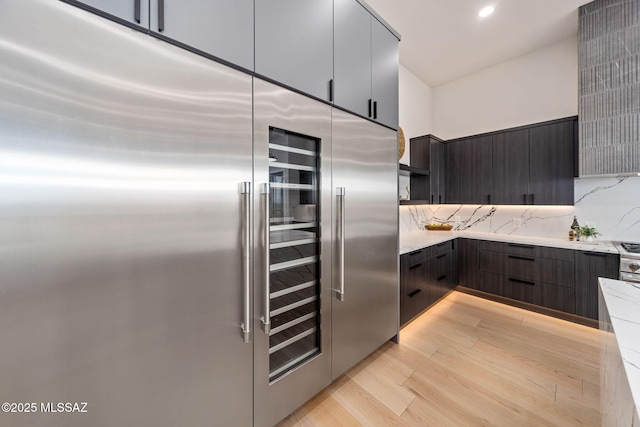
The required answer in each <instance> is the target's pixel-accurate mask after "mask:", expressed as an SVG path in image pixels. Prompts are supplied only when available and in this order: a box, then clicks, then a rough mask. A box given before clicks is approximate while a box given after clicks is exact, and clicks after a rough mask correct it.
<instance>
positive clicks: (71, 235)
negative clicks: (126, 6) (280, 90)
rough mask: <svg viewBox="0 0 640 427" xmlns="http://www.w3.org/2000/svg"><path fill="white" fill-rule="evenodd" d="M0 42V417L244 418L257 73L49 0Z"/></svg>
mask: <svg viewBox="0 0 640 427" xmlns="http://www.w3.org/2000/svg"><path fill="white" fill-rule="evenodd" d="M0 57H1V58H2V60H1V61H0V94H1V95H0V272H1V273H0V275H1V277H0V401H2V402H10V403H11V402H17V403H36V404H37V411H35V412H31V413H24V412H23V413H11V412H10V413H4V412H3V413H0V425H6V426H9V425H11V426H33V425H37V426H116V425H119V426H133V425H137V426H178V425H190V426H205V425H206V426H210V425H212V422H213V423H216V424H218V425H237V426H247V425H251V423H252V405H253V402H252V390H253V386H252V381H253V372H252V368H251V367H252V363H253V348H252V343H251V342H250V341H249V342H247V343H245V342H244V340H243V337H242V336H241V326H240V325H241V323H242V322H243V318H244V313H245V311H247V313H248V310H249V309H250V307H245V303H244V300H243V296H244V294H243V292H244V290H243V289H244V283H247V285H248V284H249V280H250V276H247V277H244V276H243V275H246V274H247V273H246V270H245V269H243V254H244V251H243V241H244V239H243V237H244V236H243V227H245V229H246V230H244V232H246V233H247V235H250V234H248V233H249V224H247V223H245V222H244V221H245V215H243V212H244V211H247V212H248V209H249V208H250V205H249V204H247V205H245V203H249V202H250V201H249V200H248V199H247V197H246V195H244V194H242V191H241V190H242V188H241V185H240V183H242V182H251V180H252V171H251V169H252V118H251V115H252V78H251V76H249V75H245V74H242V73H239V72H236V71H233V70H231V69H229V68H227V67H224V66H221V65H219V64H216V63H214V62H212V61H210V60H207V59H205V58H202V57H199V56H197V55H193V54H191V53H188V52H186V51H184V50H182V49H179V48H177V47H174V46H171V45H168V44H167V43H164V42H159V41H157V40H154V39H152V38H151V37H149V36H148V35H144V34H142V33H138V32H136V31H132V30H130V29H127V28H125V27H122V26H120V25H118V24H115V23H113V22H110V21H108V20H106V19H103V18H100V17H98V16H94V15H92V14H90V13H87V12H85V11H82V10H80V9H77V8H75V7H73V6H70V5H67V4H64V3H62V2H59V1H49V0H25V1H0ZM245 199H246V200H245ZM247 316H248V314H247ZM247 329H248V328H247ZM247 338H249V337H247ZM50 402H53V403H54V408H55V407H57V403H67V402H69V403H75V402H87V406H86V410H87V412H86V413H57V414H52V413H47V412H43V411H42V408H41V403H45V410H46V409H47V407H46V404H47V403H50ZM16 409H17V408H16ZM212 420H213V421H212Z"/></svg>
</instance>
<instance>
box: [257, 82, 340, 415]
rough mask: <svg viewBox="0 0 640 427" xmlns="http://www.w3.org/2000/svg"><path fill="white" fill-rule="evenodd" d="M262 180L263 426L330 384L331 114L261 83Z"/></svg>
mask: <svg viewBox="0 0 640 427" xmlns="http://www.w3.org/2000/svg"><path fill="white" fill-rule="evenodd" d="M254 177H255V183H256V190H257V191H256V192H255V194H254V202H253V203H254V207H255V211H254V218H255V220H254V234H255V238H254V242H255V248H254V249H255V256H254V261H255V262H254V266H255V268H254V283H255V290H254V295H255V300H254V307H255V311H254V312H255V316H254V317H255V324H254V331H255V332H254V337H255V343H254V347H255V356H254V361H255V362H254V363H255V367H254V392H255V409H254V411H255V414H254V423H255V424H254V425H255V426H257V427H260V426H272V425H274V424H275V423H277V422H278V421H280V420H281V419H282V418H284V417H285V416H287V415H288V414H289V413H291V412H293V410H295V409H296V408H297V407H298V406H300V405H301V404H302V403H304V402H305V401H307V400H308V399H310V398H311V397H312V396H313V395H315V394H316V393H318V392H319V391H320V390H322V389H323V388H324V387H326V386H327V385H329V383H330V382H331V324H330V319H331V227H330V222H331V107H330V106H328V105H325V104H322V103H320V102H317V101H314V100H312V99H309V98H307V97H304V96H302V95H299V94H296V93H293V92H291V91H288V90H286V89H283V88H281V87H278V86H275V85H273V84H270V83H267V82H264V81H262V80H259V79H254ZM267 184H268V186H267Z"/></svg>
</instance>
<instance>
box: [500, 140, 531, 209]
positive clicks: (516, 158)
mask: <svg viewBox="0 0 640 427" xmlns="http://www.w3.org/2000/svg"><path fill="white" fill-rule="evenodd" d="M528 201H529V130H528V129H523V130H516V131H513V132H503V133H499V134H497V135H494V136H493V200H492V203H495V204H497V205H520V204H527V203H528Z"/></svg>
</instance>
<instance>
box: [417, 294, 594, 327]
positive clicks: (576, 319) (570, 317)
mask: <svg viewBox="0 0 640 427" xmlns="http://www.w3.org/2000/svg"><path fill="white" fill-rule="evenodd" d="M456 291H458V292H462V293H465V294H469V295H473V296H476V297H480V298H484V299H488V300H491V301H495V302H499V303H502V304H507V305H510V306H513V307H518V308H522V309H524V310H529V311H534V312H536V313H540V314H545V315H547V316H551V317H556V318H558V319H562V320H567V321H569V322H573V323H579V324H581V325H585V326H589V327H591V328H596V329H598V328H599V327H600V325H599V323H598V321H597V320H593V319H588V318H586V317H582V316H578V315H577V314H571V313H565V312H563V311H558V310H554V309H552V308H547V307H540V306H539V305H535V304H529V303H528V302H522V301H517V300H514V299H511V298H505V297H502V296H500V295H494V294H490V293H488V292H483V291H478V290H476V289H471V288H465V287H464V286H457V287H456ZM407 323H408V322H407Z"/></svg>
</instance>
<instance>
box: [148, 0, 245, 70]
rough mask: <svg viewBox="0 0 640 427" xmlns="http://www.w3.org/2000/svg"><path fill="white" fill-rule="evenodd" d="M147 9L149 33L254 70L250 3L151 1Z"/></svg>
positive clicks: (235, 0)
mask: <svg viewBox="0 0 640 427" xmlns="http://www.w3.org/2000/svg"><path fill="white" fill-rule="evenodd" d="M161 3H164V7H160V5H161ZM150 9H151V26H150V28H151V31H153V32H155V33H159V34H162V35H164V36H166V37H169V38H171V39H173V40H175V41H177V42H180V43H183V44H185V45H187V46H190V47H193V48H195V49H197V50H199V51H202V52H204V53H207V54H209V55H213V56H215V57H217V58H220V59H222V60H224V61H228V62H230V63H232V64H236V65H239V66H241V67H243V68H246V69H248V70H253V0H234V1H228V0H164V2H160V1H159V0H151V5H150Z"/></svg>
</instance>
